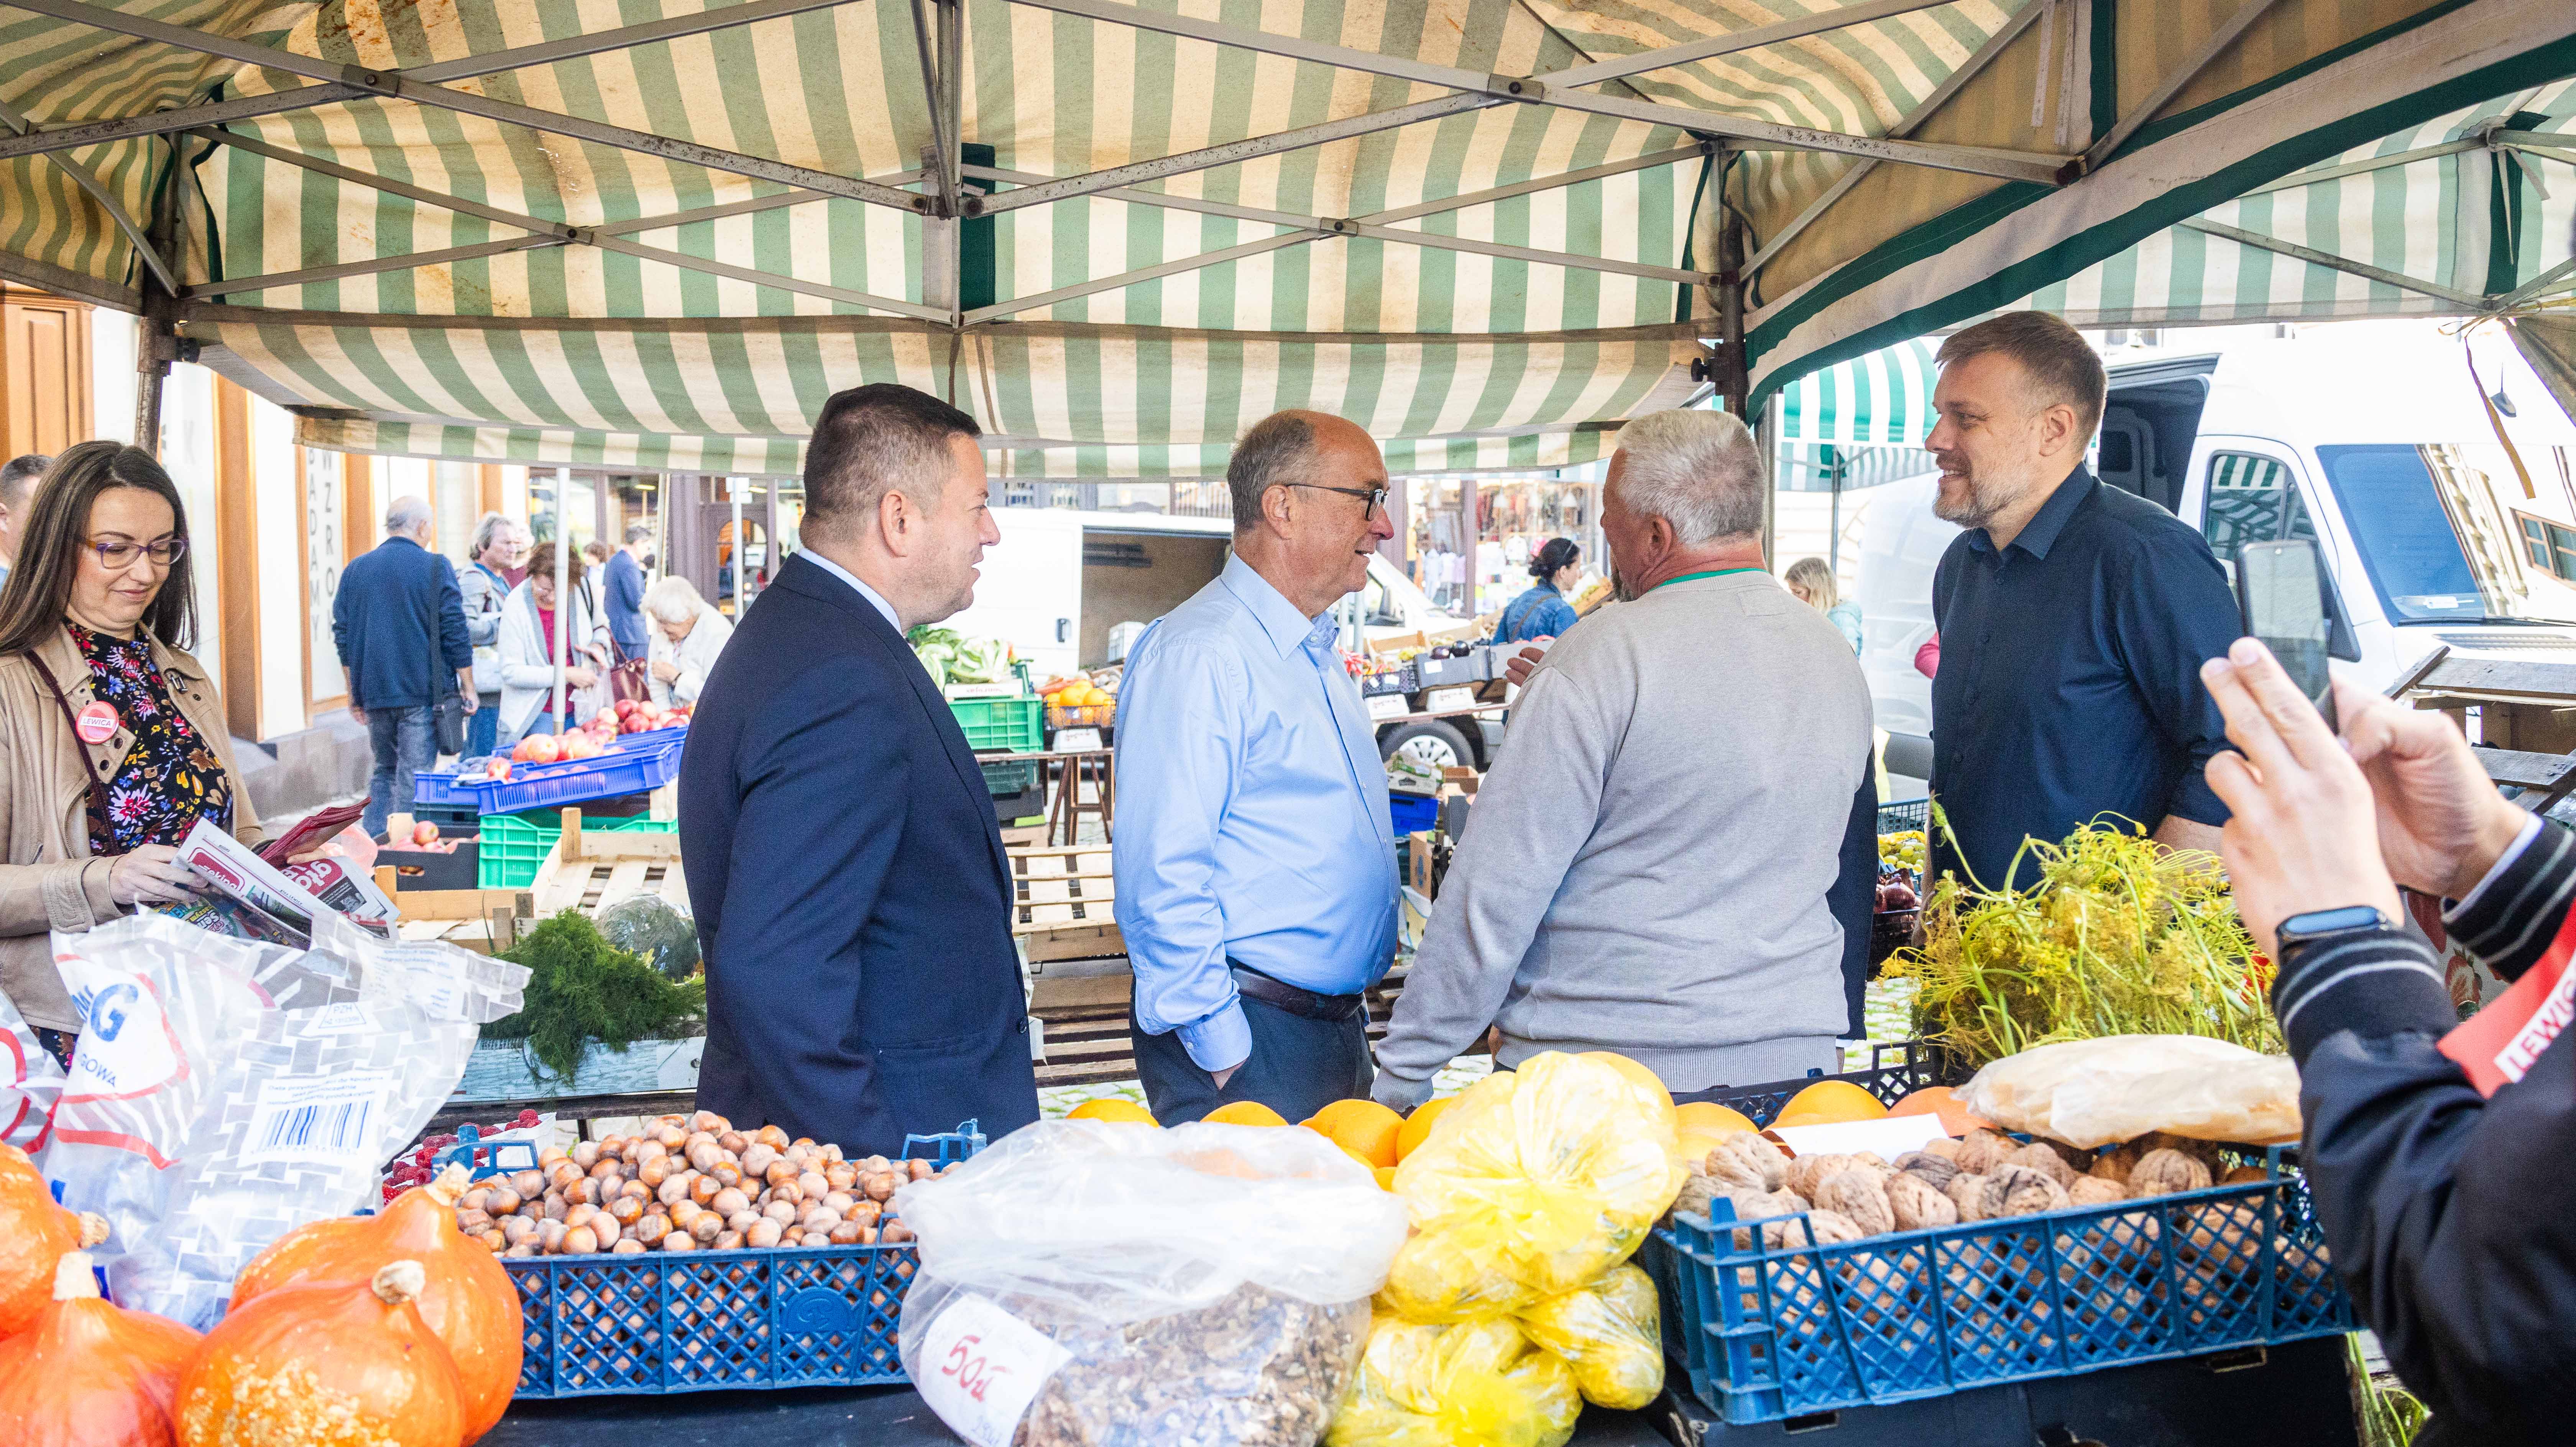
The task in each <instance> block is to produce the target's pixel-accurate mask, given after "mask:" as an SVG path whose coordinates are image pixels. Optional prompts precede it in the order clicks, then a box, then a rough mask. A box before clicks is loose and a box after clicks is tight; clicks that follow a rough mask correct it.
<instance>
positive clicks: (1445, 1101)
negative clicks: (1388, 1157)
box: [1395, 1095, 1458, 1161]
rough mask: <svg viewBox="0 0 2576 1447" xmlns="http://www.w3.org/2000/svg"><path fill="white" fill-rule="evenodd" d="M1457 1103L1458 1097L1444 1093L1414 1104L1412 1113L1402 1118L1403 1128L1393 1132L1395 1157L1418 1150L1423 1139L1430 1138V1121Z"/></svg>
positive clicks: (1436, 1118)
mask: <svg viewBox="0 0 2576 1447" xmlns="http://www.w3.org/2000/svg"><path fill="white" fill-rule="evenodd" d="M1457 1103H1458V1097H1456V1096H1454V1095H1444V1096H1442V1097H1440V1098H1439V1099H1438V1100H1426V1101H1424V1102H1422V1103H1421V1104H1420V1105H1417V1106H1415V1107H1414V1108H1413V1114H1411V1115H1408V1116H1406V1117H1405V1118H1404V1129H1402V1130H1399V1131H1397V1132H1396V1133H1395V1158H1396V1159H1397V1160H1398V1161H1401V1160H1403V1159H1404V1158H1405V1157H1406V1156H1409V1155H1411V1154H1413V1153H1414V1152H1415V1151H1416V1150H1419V1149H1420V1148H1421V1146H1422V1143H1423V1142H1424V1141H1427V1140H1429V1139H1431V1123H1432V1122H1433V1121H1436V1120H1438V1119H1439V1118H1440V1116H1441V1113H1442V1112H1443V1111H1446V1110H1447V1109H1448V1108H1449V1107H1451V1106H1453V1105H1456V1104H1457Z"/></svg>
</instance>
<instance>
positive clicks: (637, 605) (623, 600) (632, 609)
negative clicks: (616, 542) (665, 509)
mask: <svg viewBox="0 0 2576 1447" xmlns="http://www.w3.org/2000/svg"><path fill="white" fill-rule="evenodd" d="M652 547H653V525H652V524H651V523H628V524H627V525H626V546H624V547H622V548H619V549H618V550H617V551H615V552H613V553H610V554H609V555H608V565H607V567H606V569H605V570H604V571H605V572H606V573H607V576H608V581H607V584H606V587H605V592H606V594H607V598H606V603H607V608H606V617H607V623H608V636H609V638H610V640H611V641H613V642H615V643H616V645H617V661H618V662H620V663H624V662H626V661H627V660H629V659H636V658H643V657H646V656H648V655H649V654H650V653H651V652H652V651H653V646H652V640H651V638H650V636H649V635H648V634H646V632H645V631H644V559H645V556H646V555H647V554H648V553H650V552H651V551H652Z"/></svg>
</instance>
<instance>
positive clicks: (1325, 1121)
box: [1211, 1100, 1404, 1167]
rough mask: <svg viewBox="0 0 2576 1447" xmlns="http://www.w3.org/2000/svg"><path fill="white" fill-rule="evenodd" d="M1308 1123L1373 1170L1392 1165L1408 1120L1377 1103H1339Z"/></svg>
mask: <svg viewBox="0 0 2576 1447" xmlns="http://www.w3.org/2000/svg"><path fill="white" fill-rule="evenodd" d="M1211 1119H1213V1117H1211ZM1304 1124H1305V1126H1306V1128H1307V1129H1308V1130H1311V1131H1315V1132H1316V1133H1318V1134H1320V1135H1322V1136H1323V1137H1324V1138H1325V1139H1327V1140H1330V1141H1331V1142H1332V1143H1333V1144H1335V1145H1337V1146H1340V1147H1341V1148H1342V1149H1343V1150H1346V1151H1348V1152H1350V1153H1351V1154H1352V1155H1354V1156H1356V1157H1358V1158H1359V1159H1360V1160H1362V1161H1364V1162H1366V1163H1367V1164H1368V1165H1370V1166H1372V1167H1376V1166H1391V1165H1394V1164H1395V1160H1396V1156H1395V1141H1396V1136H1397V1135H1398V1133H1400V1132H1401V1131H1402V1130H1403V1129H1404V1117H1403V1116H1400V1115H1397V1114H1396V1113H1395V1112H1394V1111H1391V1110H1389V1109H1387V1108H1386V1107H1385V1106H1382V1105H1380V1104H1378V1103H1377V1102H1376V1101H1374V1100H1337V1101H1334V1102H1333V1103H1332V1104H1330V1105H1328V1106H1325V1107H1324V1108H1323V1109H1322V1110H1319V1111H1317V1112H1315V1114H1314V1118H1313V1119H1311V1120H1308V1121H1306V1122H1305V1123H1304Z"/></svg>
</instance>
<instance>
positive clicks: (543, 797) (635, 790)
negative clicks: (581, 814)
mask: <svg viewBox="0 0 2576 1447" xmlns="http://www.w3.org/2000/svg"><path fill="white" fill-rule="evenodd" d="M672 732H673V733H679V732H682V730H679V729H673V730H672ZM679 776H680V751H679V750H678V749H607V750H603V751H602V752H600V753H597V754H594V755H592V756H591V757H589V758H587V759H571V760H567V761H565V762H563V763H560V764H517V765H513V766H512V767H511V770H510V777H509V779H508V781H507V782H504V783H493V782H491V781H489V780H486V781H483V782H480V783H473V784H468V785H466V786H465V787H466V788H467V789H469V790H471V791H472V792H473V794H474V804H475V807H476V808H478V809H480V810H482V811H483V812H484V813H486V814H510V813H516V812H517V811H519V810H521V809H544V808H551V807H553V806H555V805H558V804H579V803H583V802H586V801H588V800H591V799H614V798H616V797H618V796H619V795H621V794H646V793H650V792H652V791H653V790H655V789H658V788H660V787H662V786H663V785H664V784H667V783H669V782H671V781H672V780H673V779H676V778H678V777H679Z"/></svg>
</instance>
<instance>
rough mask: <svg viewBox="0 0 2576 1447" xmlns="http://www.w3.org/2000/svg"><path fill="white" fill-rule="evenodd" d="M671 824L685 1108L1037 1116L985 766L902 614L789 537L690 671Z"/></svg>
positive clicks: (917, 1117) (881, 1133) (879, 1121)
mask: <svg viewBox="0 0 2576 1447" xmlns="http://www.w3.org/2000/svg"><path fill="white" fill-rule="evenodd" d="M680 838H681V841H682V860H681V863H682V867H683V868H685V869H686V870H687V872H688V877H689V900H690V902H691V904H692V905H693V906H694V907H695V908H696V910H697V923H698V941H699V945H700V947H701V948H702V949H703V950H704V952H705V955H706V961H707V1045H706V1054H705V1057H704V1059H703V1060H702V1062H701V1064H700V1068H699V1075H698V1104H699V1105H700V1106H701V1107H703V1108H705V1109H707V1110H712V1111H715V1112H717V1113H719V1114H721V1115H724V1116H727V1117H729V1118H731V1119H732V1120H733V1122H734V1123H735V1124H736V1125H738V1126H742V1127H744V1128H746V1129H747V1128H749V1127H751V1126H754V1125H767V1124H775V1125H778V1126H779V1127H781V1128H783V1129H784V1130H786V1131H787V1133H788V1134H790V1135H799V1136H811V1137H813V1138H814V1139H815V1140H818V1141H828V1142H832V1143H834V1144H837V1145H839V1146H841V1147H842V1148H843V1149H845V1150H847V1151H849V1152H850V1153H851V1154H852V1155H854V1156H857V1155H869V1154H877V1153H882V1154H885V1155H895V1154H897V1153H898V1152H899V1151H900V1150H901V1148H902V1146H903V1138H904V1136H905V1134H906V1133H913V1134H921V1135H928V1134H931V1133H933V1132H936V1131H945V1130H954V1129H956V1127H957V1125H958V1123H959V1122H961V1121H964V1120H969V1119H973V1120H977V1121H980V1122H981V1123H982V1126H983V1130H984V1133H985V1134H986V1135H987V1136H990V1137H994V1138H999V1137H1000V1136H1002V1135H1003V1134H1004V1133H1006V1132H1008V1131H1012V1130H1016V1129H1018V1128H1019V1127H1021V1126H1023V1125H1026V1124H1028V1123H1029V1122H1030V1121H1033V1120H1035V1119H1037V1116H1038V1101H1037V1078H1036V1071H1035V1069H1034V1067H1033V1066H1032V1065H1031V1064H1030V1061H1029V1036H1028V1012H1027V1008H1026V1002H1025V998H1024V997H1023V996H1022V994H1021V992H1020V967H1019V957H1018V955H1017V954H1016V952H1015V951H1014V950H1013V949H1012V945H1011V905H1012V900H1013V897H1014V895H1013V889H1012V885H1011V882H1010V869H1009V861H1008V860H1007V859H1006V858H1005V857H1004V856H1003V853H1002V836H1001V831H1000V829H999V827H998V826H997V824H996V822H995V819H994V814H993V800H992V794H991V791H990V790H988V789H987V788H986V787H985V783H984V774H983V771H982V769H981V768H979V767H978V766H977V764H976V762H975V756H974V754H973V752H972V751H971V750H969V749H968V747H967V745H966V735H965V733H964V731H963V730H961V729H960V728H959V727H958V726H957V719H956V716H955V715H954V714H952V713H951V712H950V711H949V708H948V703H947V701H946V700H945V699H943V698H942V697H941V696H940V694H939V691H938V689H936V688H934V687H933V686H932V685H931V681H930V675H929V674H928V672H926V671H925V670H924V669H923V668H922V666H921V664H920V662H919V661H918V660H916V659H915V658H914V657H913V655H912V650H911V649H909V648H907V647H906V646H905V645H904V641H903V635H901V634H900V633H897V632H896V631H895V629H894V627H893V625H891V624H889V623H888V622H887V621H886V619H885V615H883V614H881V613H879V612H878V611H877V610H876V609H875V608H874V607H872V606H870V605H869V603H868V602H867V600H866V599H864V598H862V597H860V596H859V595H858V593H857V592H855V591H854V590H852V589H851V587H850V586H849V585H848V584H847V583H844V582H842V581H841V580H840V579H838V578H835V577H833V576H832V575H831V574H830V573H828V572H825V571H824V570H823V569H821V568H819V567H816V566H815V565H814V564H813V563H812V562H809V561H807V560H806V559H804V558H801V557H798V558H791V559H789V560H788V562H787V565H786V566H785V567H783V568H781V569H780V570H779V572H778V577H777V580H776V581H775V582H773V583H771V584H770V586H769V587H768V588H767V589H766V590H764V591H763V592H762V593H761V595H760V597H759V600H758V601H757V602H755V603H753V604H752V606H751V609H750V611H749V612H748V613H747V614H745V615H744V617H743V620H742V622H741V623H740V624H739V625H738V626H736V627H735V629H734V633H733V638H732V641H730V642H728V643H727V644H726V645H725V649H724V652H723V653H722V654H721V655H719V656H718V657H717V659H716V666H715V668H714V669H713V670H712V671H711V672H710V673H709V674H708V676H707V683H706V689H705V691H704V692H703V693H702V694H700V695H699V704H698V708H697V712H696V715H695V717H694V718H692V719H691V721H690V724H689V744H688V748H687V750H686V751H685V752H684V753H683V755H682V757H681V762H680Z"/></svg>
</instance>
